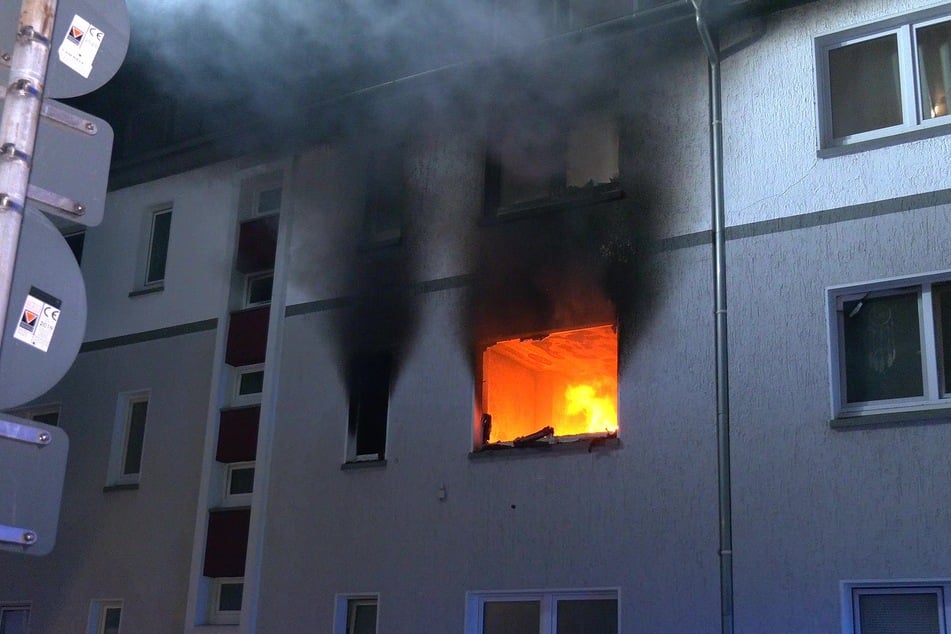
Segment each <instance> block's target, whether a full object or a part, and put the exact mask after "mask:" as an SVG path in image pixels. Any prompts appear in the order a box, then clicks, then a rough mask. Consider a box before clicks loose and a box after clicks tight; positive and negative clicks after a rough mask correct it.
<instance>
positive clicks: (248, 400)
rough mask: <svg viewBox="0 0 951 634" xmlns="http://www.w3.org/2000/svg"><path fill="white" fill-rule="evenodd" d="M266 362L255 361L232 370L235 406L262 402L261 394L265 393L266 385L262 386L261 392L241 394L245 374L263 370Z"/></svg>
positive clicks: (232, 394)
mask: <svg viewBox="0 0 951 634" xmlns="http://www.w3.org/2000/svg"><path fill="white" fill-rule="evenodd" d="M263 371H264V364H263V363H255V364H253V365H240V366H238V367H236V368H234V369H233V370H232V384H231V404H232V405H233V406H241V405H256V404H257V403H260V402H261V395H262V394H263V393H264V386H263V385H262V386H261V391H260V392H254V393H251V394H240V393H239V392H240V391H241V377H242V376H244V375H245V374H252V373H254V372H263Z"/></svg>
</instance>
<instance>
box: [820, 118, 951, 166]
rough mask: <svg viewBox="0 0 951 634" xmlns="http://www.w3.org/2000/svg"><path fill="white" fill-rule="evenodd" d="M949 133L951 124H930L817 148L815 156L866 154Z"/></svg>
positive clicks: (829, 156)
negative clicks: (870, 151) (869, 151)
mask: <svg viewBox="0 0 951 634" xmlns="http://www.w3.org/2000/svg"><path fill="white" fill-rule="evenodd" d="M949 132H951V122H948V123H940V124H930V125H927V126H922V127H916V128H912V129H910V130H906V131H904V132H895V133H891V134H888V133H883V134H882V136H879V137H875V138H873V139H866V140H864V141H855V142H853V143H842V144H840V145H835V144H832V145H829V146H827V147H823V148H819V151H818V152H817V153H816V155H817V156H818V157H819V158H834V157H836V156H846V155H848V154H857V153H859V152H867V151H868V150H878V149H880V148H884V147H889V146H891V145H901V144H903V143H910V142H912V141H921V140H923V139H931V138H934V137H937V136H942V135H945V134H948V133H949Z"/></svg>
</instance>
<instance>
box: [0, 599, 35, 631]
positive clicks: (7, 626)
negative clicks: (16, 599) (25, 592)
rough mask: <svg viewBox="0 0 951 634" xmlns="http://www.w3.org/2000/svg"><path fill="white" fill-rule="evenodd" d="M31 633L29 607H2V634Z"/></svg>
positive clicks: (0, 624) (23, 605)
mask: <svg viewBox="0 0 951 634" xmlns="http://www.w3.org/2000/svg"><path fill="white" fill-rule="evenodd" d="M29 631H30V606H29V605H25V604H20V605H0V634H29Z"/></svg>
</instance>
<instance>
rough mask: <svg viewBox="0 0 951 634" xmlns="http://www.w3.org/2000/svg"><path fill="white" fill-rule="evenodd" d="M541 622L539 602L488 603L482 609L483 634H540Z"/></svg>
mask: <svg viewBox="0 0 951 634" xmlns="http://www.w3.org/2000/svg"><path fill="white" fill-rule="evenodd" d="M540 622H541V604H540V603H539V602H538V601H486V602H485V604H484V605H483V608H482V634H538V632H539V630H540V628H541V625H540Z"/></svg>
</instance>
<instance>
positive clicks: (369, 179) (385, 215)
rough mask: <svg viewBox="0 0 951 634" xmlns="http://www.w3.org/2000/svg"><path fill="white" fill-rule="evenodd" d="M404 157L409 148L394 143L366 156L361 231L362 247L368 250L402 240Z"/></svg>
mask: <svg viewBox="0 0 951 634" xmlns="http://www.w3.org/2000/svg"><path fill="white" fill-rule="evenodd" d="M405 155H406V145H405V144H404V143H395V144H392V145H386V146H381V147H376V148H374V149H372V150H371V151H370V152H369V154H368V156H367V164H366V178H365V183H366V196H365V199H364V205H363V225H362V228H361V231H362V240H361V245H362V246H363V247H365V248H377V247H387V246H395V245H398V244H400V242H401V241H402V237H403V222H404V216H405V209H406V178H405V173H404V171H405V170H404V169H403V166H404V161H405Z"/></svg>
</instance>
